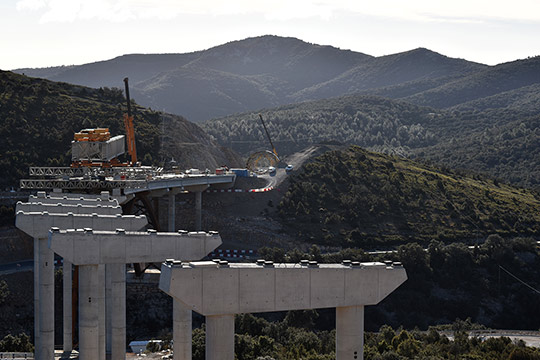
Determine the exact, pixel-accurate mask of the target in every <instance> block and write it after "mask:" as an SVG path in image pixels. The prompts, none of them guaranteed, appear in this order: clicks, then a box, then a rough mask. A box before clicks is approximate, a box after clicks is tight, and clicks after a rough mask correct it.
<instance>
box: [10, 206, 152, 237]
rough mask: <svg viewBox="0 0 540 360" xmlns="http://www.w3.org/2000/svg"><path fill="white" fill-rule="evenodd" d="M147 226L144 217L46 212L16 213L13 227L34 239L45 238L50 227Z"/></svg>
mask: <svg viewBox="0 0 540 360" xmlns="http://www.w3.org/2000/svg"><path fill="white" fill-rule="evenodd" d="M147 224H148V221H147V219H146V216H144V215H139V216H135V215H119V214H116V215H99V214H97V213H93V214H74V213H67V214H55V213H49V212H48V211H42V212H24V211H18V212H17V216H16V218H15V225H16V227H17V228H19V229H20V230H22V231H24V232H25V233H27V234H28V235H30V236H32V237H34V238H45V239H46V238H47V236H48V231H49V229H50V228H52V227H57V228H60V229H77V228H91V229H103V230H109V229H114V228H117V227H122V228H127V229H133V230H138V229H142V228H144V227H145V226H146V225H147Z"/></svg>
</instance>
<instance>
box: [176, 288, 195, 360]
mask: <svg viewBox="0 0 540 360" xmlns="http://www.w3.org/2000/svg"><path fill="white" fill-rule="evenodd" d="M191 326H192V325H191V309H189V308H187V307H186V306H184V305H183V304H182V303H181V302H180V301H178V300H175V299H173V343H174V344H173V350H174V360H191V351H192V349H191V338H192V329H191Z"/></svg>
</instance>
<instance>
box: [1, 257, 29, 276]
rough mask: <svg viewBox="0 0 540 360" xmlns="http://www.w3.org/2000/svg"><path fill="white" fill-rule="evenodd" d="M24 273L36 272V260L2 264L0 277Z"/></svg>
mask: <svg viewBox="0 0 540 360" xmlns="http://www.w3.org/2000/svg"><path fill="white" fill-rule="evenodd" d="M22 271H34V260H21V261H16V262H11V263H6V264H0V275H9V274H13V273H16V272H22Z"/></svg>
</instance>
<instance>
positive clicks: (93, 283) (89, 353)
mask: <svg viewBox="0 0 540 360" xmlns="http://www.w3.org/2000/svg"><path fill="white" fill-rule="evenodd" d="M98 284H99V279H98V265H79V359H80V360H96V359H99V358H100V354H99V353H100V351H99V350H100V347H99V345H100V344H99V299H98V296H96V295H97V293H96V289H97V287H98ZM51 359H52V358H51Z"/></svg>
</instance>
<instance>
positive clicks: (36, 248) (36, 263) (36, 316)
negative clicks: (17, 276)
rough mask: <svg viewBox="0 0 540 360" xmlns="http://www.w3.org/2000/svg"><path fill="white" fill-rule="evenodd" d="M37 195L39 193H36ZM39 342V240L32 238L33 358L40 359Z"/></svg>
mask: <svg viewBox="0 0 540 360" xmlns="http://www.w3.org/2000/svg"><path fill="white" fill-rule="evenodd" d="M38 194H39V193H38ZM40 350H41V345H40V342H39V239H38V238H34V357H35V358H36V359H41V353H40Z"/></svg>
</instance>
